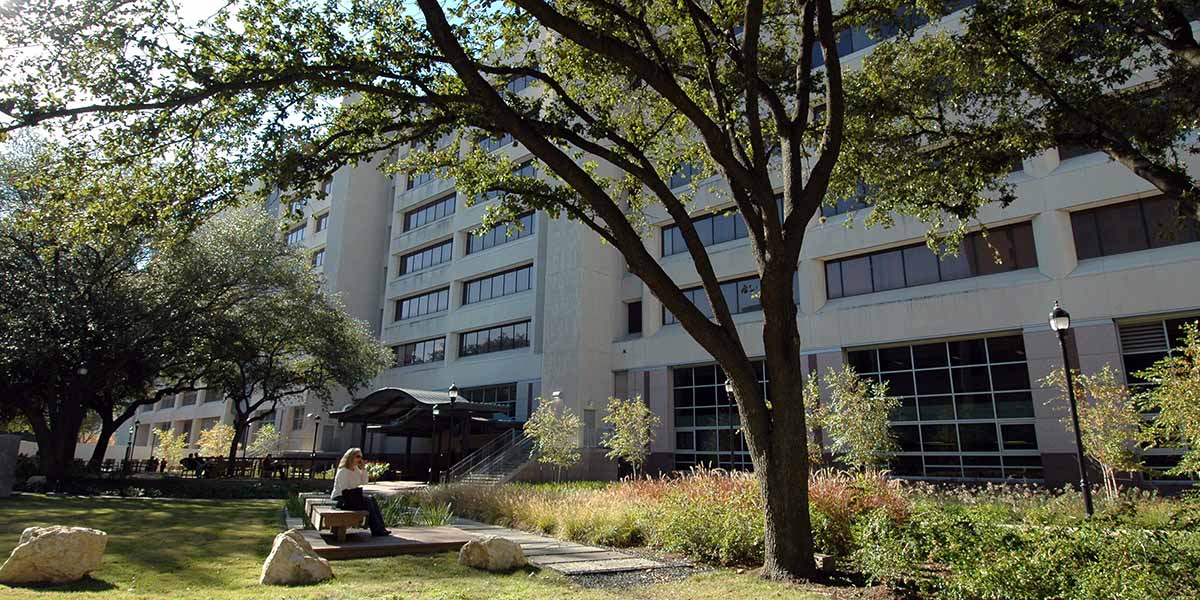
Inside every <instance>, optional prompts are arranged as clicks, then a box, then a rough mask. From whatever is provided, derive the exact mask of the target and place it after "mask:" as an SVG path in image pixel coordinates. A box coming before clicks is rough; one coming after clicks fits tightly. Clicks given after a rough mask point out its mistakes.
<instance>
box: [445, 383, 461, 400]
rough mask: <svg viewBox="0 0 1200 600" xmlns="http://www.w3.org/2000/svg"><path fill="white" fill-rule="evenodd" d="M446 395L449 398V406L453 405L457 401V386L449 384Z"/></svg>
mask: <svg viewBox="0 0 1200 600" xmlns="http://www.w3.org/2000/svg"><path fill="white" fill-rule="evenodd" d="M446 394H447V395H448V396H450V404H454V402H455V401H456V400H458V386H457V385H455V384H453V383H451V384H450V389H448V390H446Z"/></svg>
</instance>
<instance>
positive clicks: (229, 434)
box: [196, 423, 237, 456]
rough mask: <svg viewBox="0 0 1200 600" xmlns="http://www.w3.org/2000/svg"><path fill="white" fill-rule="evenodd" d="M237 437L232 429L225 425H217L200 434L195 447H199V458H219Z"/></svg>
mask: <svg viewBox="0 0 1200 600" xmlns="http://www.w3.org/2000/svg"><path fill="white" fill-rule="evenodd" d="M235 435H237V432H235V431H234V429H233V427H230V426H229V425H226V424H225V423H217V424H216V425H213V426H212V427H209V428H208V429H205V430H204V431H201V432H200V437H199V438H197V443H196V445H197V446H199V447H200V456H221V455H222V454H224V453H225V451H226V450H227V449H229V445H230V444H232V443H233V436H235Z"/></svg>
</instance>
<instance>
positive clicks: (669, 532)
mask: <svg viewBox="0 0 1200 600" xmlns="http://www.w3.org/2000/svg"><path fill="white" fill-rule="evenodd" d="M674 484H675V485H674V486H672V488H671V489H670V490H669V491H667V492H666V493H665V494H664V495H663V497H662V499H661V500H660V501H659V502H658V503H657V504H656V505H655V506H654V507H653V508H652V509H651V510H650V515H649V517H650V519H651V522H652V523H653V527H652V528H651V529H650V530H649V532H648V533H649V536H648V541H649V542H650V544H651V545H653V546H656V547H659V548H661V549H663V550H667V551H671V552H680V553H683V554H686V555H688V556H691V557H695V558H698V559H700V560H703V561H707V562H712V563H716V564H720V565H752V564H758V563H761V562H762V557H763V529H764V521H763V516H762V515H763V509H764V507H763V502H762V496H761V494H760V493H759V491H758V485H757V482H756V481H755V480H754V476H753V475H750V474H748V473H732V474H723V473H720V472H717V471H710V470H703V469H697V470H694V471H692V472H691V473H689V474H688V475H686V476H683V477H680V478H678V479H675V480H674Z"/></svg>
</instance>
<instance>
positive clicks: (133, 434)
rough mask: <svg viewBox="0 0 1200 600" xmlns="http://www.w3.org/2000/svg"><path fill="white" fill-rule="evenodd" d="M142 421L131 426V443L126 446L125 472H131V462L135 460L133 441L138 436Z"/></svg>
mask: <svg viewBox="0 0 1200 600" xmlns="http://www.w3.org/2000/svg"><path fill="white" fill-rule="evenodd" d="M139 423H140V421H134V422H133V424H132V425H130V426H129V443H128V444H125V470H126V471H128V470H129V461H131V460H133V440H134V438H135V437H136V436H137V428H138V424H139Z"/></svg>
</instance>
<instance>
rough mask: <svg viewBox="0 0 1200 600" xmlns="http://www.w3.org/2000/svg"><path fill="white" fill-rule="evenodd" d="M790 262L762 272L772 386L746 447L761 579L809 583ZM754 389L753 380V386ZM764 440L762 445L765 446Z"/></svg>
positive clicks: (803, 430)
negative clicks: (765, 418) (758, 502)
mask: <svg viewBox="0 0 1200 600" xmlns="http://www.w3.org/2000/svg"><path fill="white" fill-rule="evenodd" d="M794 270H795V267H794V266H791V265H790V264H787V265H780V264H768V265H767V266H766V268H764V269H763V272H762V285H761V301H762V305H763V318H764V326H763V349H764V350H765V353H766V370H767V379H768V380H769V381H770V382H771V391H770V397H769V398H768V400H770V402H771V426H770V430H769V431H768V432H767V435H765V436H764V435H762V434H761V433H760V434H759V435H758V436H756V437H759V438H765V439H759V440H757V443H754V444H751V446H752V457H753V458H754V470H755V475H756V477H757V478H758V482H759V487H760V488H761V489H762V493H763V498H764V501H765V502H766V512H765V515H764V518H765V519H766V528H765V532H766V536H765V540H764V549H765V556H764V561H763V569H762V576H763V577H766V578H769V579H778V580H793V579H811V578H812V577H813V576H814V575H815V574H816V562H815V560H814V557H813V541H812V527H811V519H810V517H809V512H808V511H809V507H808V472H809V469H808V426H807V423H806V420H805V411H804V381H803V377H802V375H801V373H802V369H801V364H800V333H799V330H798V329H797V326H796V312H797V311H796V303H795V299H794V298H793V297H792V273H793V272H794ZM752 389H754V390H755V391H757V390H758V389H759V386H758V385H757V382H755V385H754V387H753V388H752ZM764 442H765V443H764Z"/></svg>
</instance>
